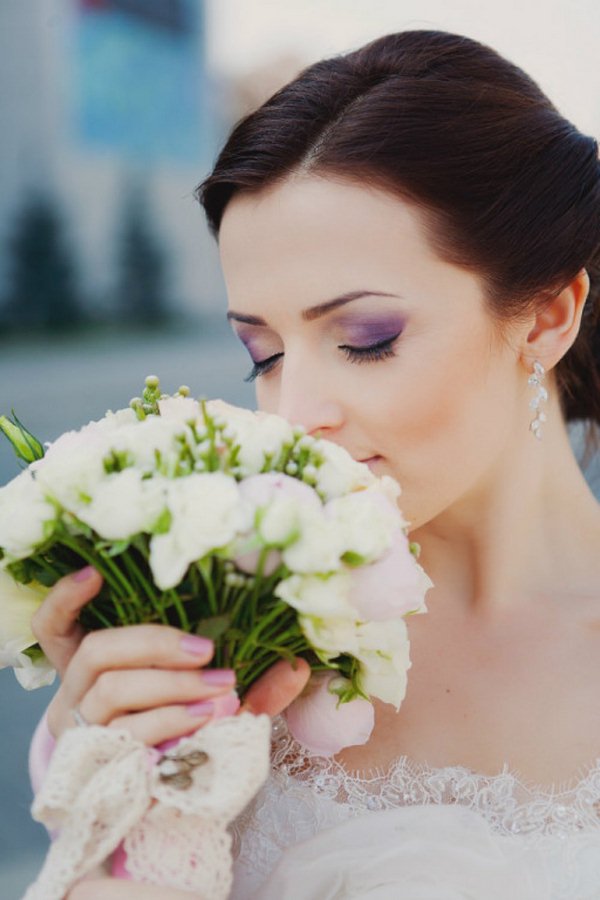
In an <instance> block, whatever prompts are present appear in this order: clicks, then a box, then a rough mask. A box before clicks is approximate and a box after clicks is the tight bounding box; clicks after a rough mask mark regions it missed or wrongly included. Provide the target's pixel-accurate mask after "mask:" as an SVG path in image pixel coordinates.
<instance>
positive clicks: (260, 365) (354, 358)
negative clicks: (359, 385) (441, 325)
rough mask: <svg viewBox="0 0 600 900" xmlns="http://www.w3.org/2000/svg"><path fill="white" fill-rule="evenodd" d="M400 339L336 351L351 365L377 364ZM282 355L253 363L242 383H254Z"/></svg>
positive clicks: (393, 351) (343, 347) (390, 355)
mask: <svg viewBox="0 0 600 900" xmlns="http://www.w3.org/2000/svg"><path fill="white" fill-rule="evenodd" d="M399 337H400V332H399V333H398V334H395V335H394V336H393V337H390V338H386V339H385V340H384V341H379V342H378V343H377V344H371V346H370V347H351V346H349V345H348V344H340V345H339V347H338V350H343V352H344V354H345V356H346V359H347V360H349V361H350V362H353V363H358V364H359V365H360V364H361V363H369V362H377V361H379V360H383V359H390V358H391V357H392V356H395V355H396V352H395V350H394V343H395V342H396V341H397V340H398V338H399ZM282 356H283V353H275V354H274V355H273V356H269V357H267V359H262V360H260V361H259V362H255V363H254V365H253V366H252V369H251V370H250V372H249V373H248V374H247V375H246V377H245V378H244V381H254V380H255V379H256V378H260V376H261V375H266V374H267V373H268V372H270V371H271V369H272V368H273V367H274V366H276V365H277V363H278V362H279V360H280V359H281V357H282Z"/></svg>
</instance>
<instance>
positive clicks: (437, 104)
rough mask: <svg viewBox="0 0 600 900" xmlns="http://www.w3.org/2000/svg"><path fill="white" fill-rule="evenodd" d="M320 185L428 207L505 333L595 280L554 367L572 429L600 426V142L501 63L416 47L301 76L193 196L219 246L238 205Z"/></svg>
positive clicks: (425, 40)
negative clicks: (264, 193)
mask: <svg viewBox="0 0 600 900" xmlns="http://www.w3.org/2000/svg"><path fill="white" fill-rule="evenodd" d="M299 170H302V171H307V172H308V171H310V172H314V173H315V174H319V175H328V174H329V175H331V176H332V177H343V178H349V179H352V180H353V181H358V182H360V183H366V184H370V185H372V186H374V187H382V188H384V189H386V190H388V191H392V192H394V193H396V194H397V195H398V196H401V197H402V198H404V199H405V200H407V201H409V202H412V203H414V204H416V205H417V206H418V207H419V208H420V211H421V213H422V214H423V216H424V221H425V222H426V226H427V231H428V235H429V237H430V239H431V240H432V242H433V244H434V246H435V249H436V251H437V252H438V254H439V255H440V257H442V258H443V259H446V260H447V261H449V262H453V263H455V264H458V265H462V266H465V267H467V268H469V269H471V270H473V271H474V272H476V273H477V274H478V275H479V276H480V277H481V278H482V281H483V283H484V285H485V288H486V293H487V300H488V303H489V307H490V310H491V311H492V312H493V314H494V315H495V316H496V317H497V318H498V319H499V320H509V319H513V318H518V317H519V316H521V315H523V314H524V313H527V312H530V311H531V310H532V308H535V307H534V304H537V305H540V304H543V303H544V302H548V301H549V299H550V298H551V297H552V296H554V295H555V294H556V293H558V292H560V290H562V288H563V287H565V286H566V285H567V284H568V283H569V282H570V281H571V280H572V279H573V278H574V277H575V276H576V275H577V274H578V272H580V270H581V269H582V268H583V267H585V268H586V269H587V271H588V274H589V275H590V279H591V289H590V296H589V298H588V301H587V303H586V307H585V313H584V316H583V321H582V326H581V331H580V334H579V336H578V337H577V340H576V342H575V344H574V345H573V347H572V348H571V350H570V351H569V352H568V353H567V354H566V355H565V357H564V358H563V359H562V360H561V361H560V362H559V364H558V365H557V367H556V376H557V380H558V384H559V388H560V393H561V402H562V407H563V412H564V415H565V418H566V419H567V421H570V420H573V419H588V420H590V421H593V422H595V423H597V424H598V423H600V162H599V160H598V145H597V143H596V141H595V140H594V139H593V138H592V137H588V136H586V135H584V134H582V133H581V132H580V131H578V129H577V128H575V126H574V125H572V124H571V123H570V122H569V121H567V120H566V119H565V118H564V117H563V116H562V115H560V113H559V112H558V111H557V110H556V108H555V107H554V106H553V105H552V103H551V102H550V100H549V99H548V98H547V97H546V96H545V94H544V93H543V92H542V91H541V90H540V88H539V87H538V85H537V84H536V83H535V82H534V81H533V80H532V79H531V78H530V77H529V76H528V75H526V74H525V73H524V72H523V71H522V70H521V69H519V68H518V67H517V66H515V65H513V64H512V63H510V62H508V61H507V60H506V59H504V58H503V57H501V56H500V55H499V54H498V53H496V52H495V51H494V50H492V49H491V48H489V47H486V46H484V45H482V44H480V43H478V42H477V41H474V40H471V39H469V38H466V37H463V36H461V35H455V34H449V33H446V32H441V31H404V32H400V33H398V34H390V35H387V36H385V37H382V38H379V39H377V40H375V41H372V42H371V43H369V44H367V45H366V46H364V47H362V48H360V49H359V50H356V51H353V52H350V53H347V54H344V55H340V56H336V57H333V58H332V59H326V60H323V61H321V62H318V63H316V64H315V65H312V66H309V67H308V68H307V69H305V70H304V71H302V72H301V73H300V74H299V75H298V76H297V77H296V78H295V79H294V80H293V81H291V82H290V83H289V84H287V85H286V86H285V87H283V88H282V89H281V90H279V91H278V92H277V93H275V94H274V95H273V96H272V97H271V98H270V99H269V100H267V101H266V103H264V104H263V105H262V106H261V107H260V108H259V109H257V110H256V111H255V112H252V113H251V114H250V115H248V116H246V117H245V118H243V119H242V120H241V121H240V122H239V123H238V124H237V125H236V127H235V128H234V129H233V131H232V133H231V135H230V137H229V140H228V141H227V143H226V145H225V147H224V148H223V150H222V152H221V154H220V155H219V157H218V159H217V162H216V164H215V167H214V169H213V171H212V173H211V174H210V175H209V176H208V177H207V178H206V179H205V180H204V182H203V183H202V184H201V185H200V186H199V187H198V188H197V190H196V196H197V197H198V199H199V200H200V202H201V204H202V205H203V207H204V209H205V212H206V215H207V218H208V223H209V227H210V229H211V231H212V232H213V234H214V235H215V236H217V235H218V231H219V227H220V223H221V218H222V216H223V212H224V210H225V207H226V206H227V204H228V202H229V200H230V199H231V198H232V196H233V195H234V194H236V193H238V192H240V191H260V190H261V189H263V188H265V187H267V186H269V185H272V184H275V183H276V182H278V181H281V180H283V179H285V178H286V177H287V176H288V175H290V174H292V173H294V172H297V171H299Z"/></svg>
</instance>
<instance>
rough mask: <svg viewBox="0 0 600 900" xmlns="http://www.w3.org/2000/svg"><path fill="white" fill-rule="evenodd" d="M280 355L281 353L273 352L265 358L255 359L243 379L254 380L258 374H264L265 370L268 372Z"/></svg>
mask: <svg viewBox="0 0 600 900" xmlns="http://www.w3.org/2000/svg"><path fill="white" fill-rule="evenodd" d="M282 356H283V353H274V354H273V356H268V357H267V358H266V359H261V360H255V362H254V365H253V366H252V368H251V369H250V371H249V372H248V374H247V375H246V377H245V378H244V381H254V379H255V378H258V377H259V376H260V375H266V374H267V372H270V371H271V369H272V368H274V366H276V365H277V363H278V362H279V360H280V359H281V357H282Z"/></svg>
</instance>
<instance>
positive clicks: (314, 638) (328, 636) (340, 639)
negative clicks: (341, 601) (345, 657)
mask: <svg viewBox="0 0 600 900" xmlns="http://www.w3.org/2000/svg"><path fill="white" fill-rule="evenodd" d="M298 622H299V624H300V628H301V629H302V633H303V635H304V637H305V638H306V640H307V641H308V642H309V644H310V645H311V647H314V649H315V651H316V652H317V654H318V655H319V657H320V658H321V659H322V660H323V661H324V662H330V661H331V660H332V659H335V657H336V656H339V655H340V654H341V653H348V654H350V655H351V656H356V655H357V653H358V650H359V644H358V637H357V631H356V628H357V626H356V622H354V621H352V620H351V619H347V618H335V619H334V618H328V619H322V618H317V617H316V616H303V615H300V616H298Z"/></svg>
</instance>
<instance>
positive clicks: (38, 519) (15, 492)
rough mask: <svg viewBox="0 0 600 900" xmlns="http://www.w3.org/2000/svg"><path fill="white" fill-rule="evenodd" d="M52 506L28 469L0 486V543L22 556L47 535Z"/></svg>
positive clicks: (52, 513) (51, 517) (27, 554)
mask: <svg viewBox="0 0 600 900" xmlns="http://www.w3.org/2000/svg"><path fill="white" fill-rule="evenodd" d="M55 518H56V511H55V509H54V507H53V506H52V505H51V504H50V503H48V502H47V500H46V499H45V497H44V491H43V490H42V488H41V486H40V484H39V483H38V481H37V480H36V479H34V478H33V475H32V472H31V470H30V469H26V470H25V471H24V472H21V474H20V475H17V477H16V478H13V480H12V481H9V482H8V484H6V485H5V486H4V487H2V488H0V547H2V548H3V549H4V550H5V551H6V553H7V554H8V555H9V556H10V557H12V558H13V559H23V558H24V557H26V556H29V555H30V554H31V553H32V552H33V550H34V549H35V548H36V547H37V546H38V545H39V544H41V543H42V542H43V541H44V539H45V538H46V537H47V536H48V535H47V533H46V532H47V529H48V525H47V523H50V522H52V521H53V520H54V519H55Z"/></svg>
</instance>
